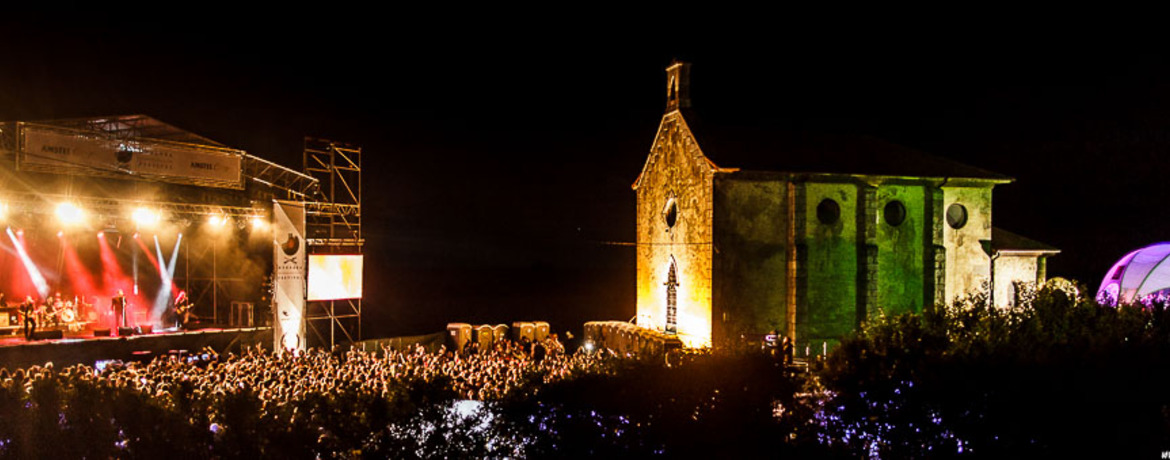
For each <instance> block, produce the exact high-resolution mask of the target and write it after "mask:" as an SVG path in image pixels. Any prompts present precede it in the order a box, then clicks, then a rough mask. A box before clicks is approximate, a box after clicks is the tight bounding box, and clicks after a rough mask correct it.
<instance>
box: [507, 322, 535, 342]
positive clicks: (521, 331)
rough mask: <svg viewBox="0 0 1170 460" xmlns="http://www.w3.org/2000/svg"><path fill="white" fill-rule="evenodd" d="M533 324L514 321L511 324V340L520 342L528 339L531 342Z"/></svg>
mask: <svg viewBox="0 0 1170 460" xmlns="http://www.w3.org/2000/svg"><path fill="white" fill-rule="evenodd" d="M533 329H534V327H533V324H532V323H530V322H527V321H516V322H514V323H512V340H515V341H517V342H522V341H524V340H525V339H528V341H529V342H531V341H532V332H533Z"/></svg>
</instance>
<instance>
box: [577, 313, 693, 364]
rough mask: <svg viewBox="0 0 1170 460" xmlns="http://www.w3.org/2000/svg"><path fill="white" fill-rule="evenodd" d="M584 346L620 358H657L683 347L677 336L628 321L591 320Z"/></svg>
mask: <svg viewBox="0 0 1170 460" xmlns="http://www.w3.org/2000/svg"><path fill="white" fill-rule="evenodd" d="M585 343H586V344H589V345H588V346H592V347H593V348H595V349H597V350H609V351H611V352H613V353H616V354H617V355H619V356H639V357H656V356H663V355H665V354H666V352H667V351H670V350H673V349H676V348H682V342H681V341H680V340H679V339H678V337H676V336H674V335H669V334H666V333H663V332H659V331H655V330H651V329H646V328H643V327H638V326H637V325H634V324H631V323H627V322H625V321H590V322H587V323H585Z"/></svg>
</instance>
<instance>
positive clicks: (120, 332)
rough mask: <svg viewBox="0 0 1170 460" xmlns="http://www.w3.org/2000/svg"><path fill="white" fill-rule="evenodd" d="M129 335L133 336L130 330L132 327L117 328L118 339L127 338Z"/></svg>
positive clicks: (132, 331)
mask: <svg viewBox="0 0 1170 460" xmlns="http://www.w3.org/2000/svg"><path fill="white" fill-rule="evenodd" d="M131 335H134V328H132V327H120V328H118V337H128V336H131Z"/></svg>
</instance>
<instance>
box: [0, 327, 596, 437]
mask: <svg viewBox="0 0 1170 460" xmlns="http://www.w3.org/2000/svg"><path fill="white" fill-rule="evenodd" d="M603 356H604V355H603V354H597V353H594V354H587V353H572V354H570V353H566V352H565V349H564V347H563V345H561V343H560V342H559V341H557V339H556V337H555V335H552V336H550V337H549V339H547V340H545V341H541V342H537V343H528V342H524V343H520V342H512V341H508V340H501V341H496V342H495V343H494V344H492V345H491V346H490V347H488V348H486V349H479V348H477V347H475V346H470V347H465V348H464V350H462V351H460V352H458V353H456V352H453V351H450V350H447V349H446V348H440V349H439V350H438V351H437V352H427V351H426V350H425V349H424V348H423V347H421V346H418V345H416V346H413V347H410V348H409V349H407V350H402V351H399V350H393V349H389V348H382V349H381V350H379V351H361V350H358V349H350V350H348V351H341V350H335V351H333V352H329V351H324V350H320V349H310V350H308V351H304V352H296V353H294V352H275V353H273V352H268V351H265V350H263V349H262V348H259V347H257V348H247V349H244V350H243V351H242V352H241V353H240V354H239V355H235V354H231V353H227V354H223V355H219V354H216V353H215V352H214V351H212V350H211V349H205V350H203V351H201V352H200V353H196V354H189V355H185V356H178V355H170V356H165V357H159V358H156V359H154V360H152V361H149V362H127V363H122V362H112V363H108V364H103V365H102V366H101V367H100V368H98V367H95V366H89V365H75V366H69V367H65V368H64V369H58V368H55V367H54V365H53V364H52V363H47V364H45V365H43V366H33V367H31V368H28V369H15V370H9V369H0V420H10V421H19V422H20V423H18V424H14V425H12V426H10V428H12V429H3V428H0V453H4V452H5V451H6V448H8V447H11V446H12V445H13V444H12V442H13V441H14V440H15V441H18V442H17V443H16V444H17V445H19V444H21V443H20V442H19V440H20V439H25V441H26V442H25V443H24V444H26V445H27V444H31V443H33V441H32V439H31V438H29V436H32V437H34V438H35V437H36V436H39V435H34V434H33V432H36V431H43V430H42V428H43V429H47V430H49V431H62V430H64V431H69V430H67V429H59V428H60V427H65V426H66V425H72V424H75V423H84V424H92V423H97V424H98V425H100V426H105V425H106V424H107V423H106V422H101V421H100V420H88V419H89V418H91V417H90V416H89V415H84V414H85V411H86V410H90V409H83V410H81V411H78V412H75V411H74V409H75V408H70V407H67V406H79V407H81V406H93V407H113V408H114V409H111V410H114V411H115V413H114V417H115V418H117V417H118V416H117V411H120V410H122V407H124V406H126V402H125V401H129V400H130V399H133V400H135V401H138V403H134V404H145V405H148V406H150V407H154V408H157V409H158V410H160V411H162V412H166V413H171V414H178V416H179V417H180V418H181V419H183V418H185V419H186V420H187V421H186V422H178V423H180V424H184V425H185V424H188V423H194V424H196V425H198V424H203V426H204V427H205V428H204V430H208V428H207V427H208V425H207V424H205V423H210V424H211V426H210V431H211V432H213V434H215V432H218V431H220V429H221V428H217V426H221V425H223V422H222V420H224V419H230V417H231V414H230V411H231V409H230V408H228V409H224V407H227V406H230V405H232V404H238V403H239V401H242V400H250V401H256V402H255V403H254V404H255V406H249V407H250V409H248V410H247V412H249V414H247V415H245V417H246V418H248V419H250V420H273V421H276V420H285V421H289V420H295V419H296V415H295V413H296V412H297V410H302V411H307V410H306V409H305V408H312V409H311V411H312V412H314V414H313V415H311V417H324V416H325V415H322V414H326V413H331V412H337V413H338V414H340V415H344V414H341V413H342V412H345V413H351V411H350V410H349V409H347V408H349V407H352V406H350V405H351V404H354V403H355V402H359V404H366V405H365V406H363V407H362V408H361V409H360V410H362V411H366V410H371V409H369V408H370V407H373V406H370V405H369V403H368V402H369V401H387V402H393V401H395V400H399V399H402V398H403V394H402V393H401V392H402V391H404V390H403V389H404V388H420V387H421V388H427V389H428V391H439V392H440V393H441V394H442V395H444V396H443V398H445V399H446V400H458V399H468V400H481V401H490V400H498V399H502V398H505V397H506V396H508V395H509V394H510V393H511V392H513V391H516V390H522V389H523V390H525V391H528V390H533V389H535V388H536V387H539V386H541V384H544V383H552V382H555V381H560V380H565V379H569V378H572V377H574V376H577V375H581V374H588V373H592V372H596V371H599V370H600V369H601V366H600V364H601V363H602V362H603V361H605V358H604V357H603ZM407 391H409V390H407ZM396 392H397V393H396ZM126 395H130V399H127V397H126ZM241 398H244V399H241ZM91 399H99V400H100V401H91ZM106 400H109V401H106ZM360 401H366V402H367V403H360ZM103 404H107V405H106V406H102V405H103ZM248 404H252V403H248ZM377 404H381V403H375V405H377ZM49 405H52V406H54V407H53V408H49ZM43 409H44V410H43ZM45 410H48V411H49V413H59V414H61V415H60V417H61V421H60V423H58V424H57V427H56V428H55V427H52V426H50V425H45V426H43V427H42V428H36V426H37V423H25V422H27V421H28V420H30V419H39V418H44V417H42V416H40V415H34V414H33V413H34V412H36V413H41V412H45ZM225 411H226V412H225ZM322 411H324V412H322ZM98 412H100V411H98ZM193 412H198V413H201V414H202V415H199V416H195V415H193V414H192V413H193ZM237 412H238V411H237ZM302 413H303V412H302ZM371 413H372V412H371ZM79 414H81V415H79ZM183 414H186V415H183ZM42 415H45V414H42ZM92 415H97V414H96V413H95V414H92ZM45 416H46V417H48V415H45ZM79 416H84V417H85V418H86V419H87V420H78V417H79ZM351 416H352V417H366V418H368V416H369V414H352V415H351ZM289 417H292V418H291V419H290V418H289ZM197 418H198V419H199V420H202V422H198V421H197V420H196V419H197ZM107 420H108V419H107ZM160 420H161V419H160ZM217 420H220V421H219V422H218V424H217V423H216V422H217ZM46 423H48V422H46ZM252 423H253V422H248V424H249V425H250V424H252ZM341 423H344V422H341ZM3 424H4V423H0V425H3ZM121 424H122V422H121V421H119V422H117V423H116V425H121ZM309 424H310V425H313V424H314V423H313V422H311V421H310V422H309ZM21 425H23V426H21ZM229 425H230V422H229ZM236 425H239V423H236ZM371 428H372V427H371ZM30 430H32V431H30ZM205 432H206V431H205ZM21 433H23V434H21ZM119 436H120V435H119ZM6 438H7V439H6ZM209 442H210V441H209ZM48 443H49V442H42V443H40V444H41V445H42V446H43V445H44V444H48ZM355 444H361V442H359V441H355ZM88 454H89V453H88V452H87V453H86V455H88ZM229 456H230V455H229Z"/></svg>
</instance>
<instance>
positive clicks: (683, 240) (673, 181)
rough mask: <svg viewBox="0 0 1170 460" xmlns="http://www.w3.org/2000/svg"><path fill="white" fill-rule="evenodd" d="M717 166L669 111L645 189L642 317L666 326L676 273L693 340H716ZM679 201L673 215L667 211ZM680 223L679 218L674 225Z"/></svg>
mask: <svg viewBox="0 0 1170 460" xmlns="http://www.w3.org/2000/svg"><path fill="white" fill-rule="evenodd" d="M713 176H714V168H713V167H712V166H711V164H710V162H708V161H707V159H706V157H704V156H703V154H702V152H701V151H700V150H699V146H698V144H697V143H696V142H695V139H694V137H693V136H692V135H691V133H690V130H689V129H688V128H687V126H686V122H685V121H683V119H682V116H681V115H679V113H678V112H677V111H676V112H671V113H669V114H667V115H666V116H664V117H663V119H662V123H661V124H660V125H659V129H658V134H657V136H656V137H655V140H654V143H653V145H652V146H651V150H650V155H649V157H648V158H647V162H646V165H645V166H644V167H643V170H642V175H641V176H639V178H638V182H637V183H636V184H635V190H636V194H637V197H638V211H637V247H638V251H637V253H638V256H637V258H638V260H637V263H638V307H637V324H638V325H639V326H642V327H646V328H649V329H653V330H658V331H663V330H666V329H667V311H666V310H667V291H668V286H667V281H668V279H669V272H670V266H671V263H672V261H673V263H674V264H675V267H676V273H677V288H676V289H677V290H676V292H677V293H676V296H677V316H676V318H677V320H676V322H677V334H678V337H679V339H680V340H682V341H683V343H685V344H686V345H687V346H690V347H702V346H710V344H711V259H712V232H711V206H712V201H711V200H712V181H713ZM672 203H673V204H674V205H676V206H677V213H676V215H675V217H674V218H673V222H670V221H671V219H669V218H668V214H670V207H671V206H672ZM670 223H673V226H672V225H669V224H670Z"/></svg>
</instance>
